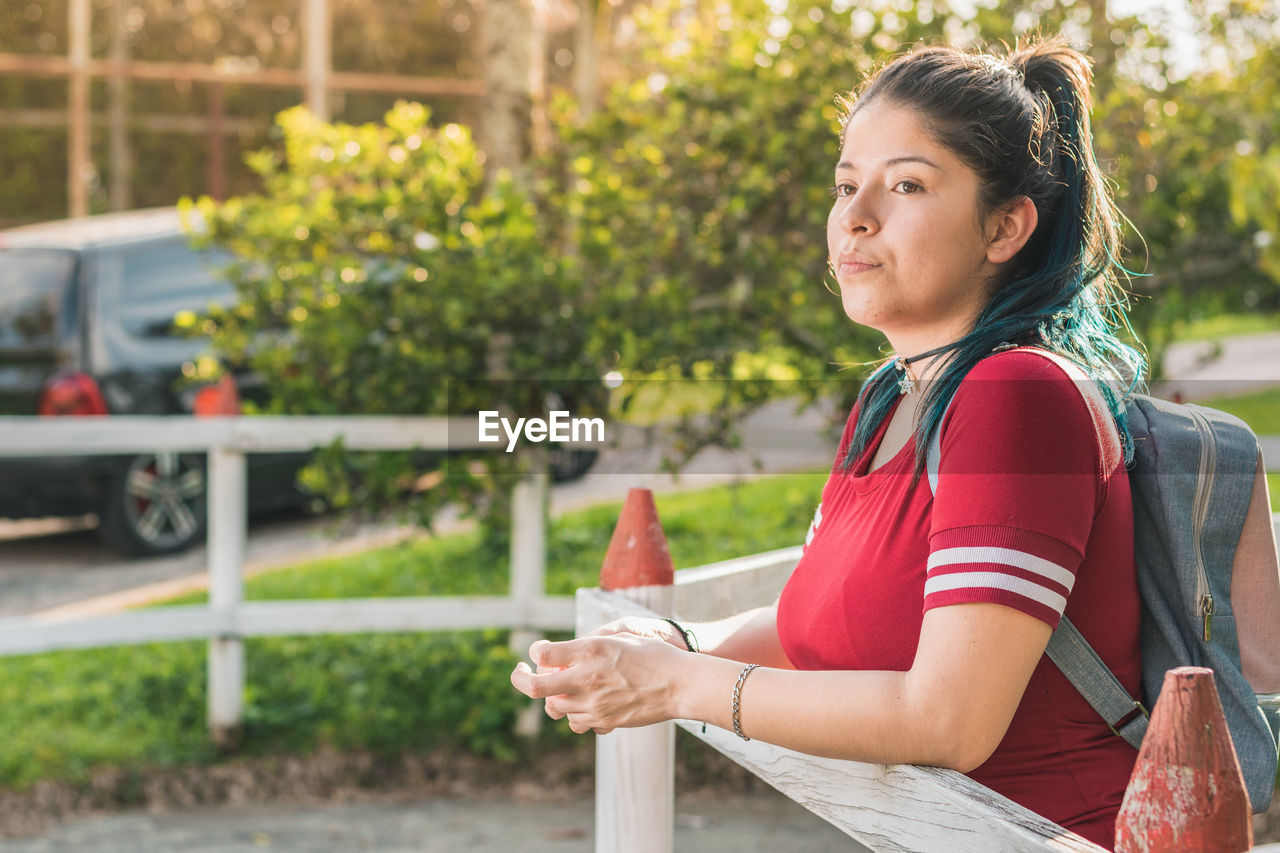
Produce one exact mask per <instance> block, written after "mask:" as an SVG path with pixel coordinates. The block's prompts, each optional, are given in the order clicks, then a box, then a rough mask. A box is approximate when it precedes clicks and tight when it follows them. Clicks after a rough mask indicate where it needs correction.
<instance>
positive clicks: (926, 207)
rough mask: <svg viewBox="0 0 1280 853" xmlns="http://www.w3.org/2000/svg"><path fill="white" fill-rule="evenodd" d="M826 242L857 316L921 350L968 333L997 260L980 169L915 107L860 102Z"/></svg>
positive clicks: (906, 347)
mask: <svg viewBox="0 0 1280 853" xmlns="http://www.w3.org/2000/svg"><path fill="white" fill-rule="evenodd" d="M835 196H836V198H835V203H834V204H833V205H832V206H831V213H830V214H829V215H828V217H827V249H828V251H829V252H830V256H831V263H832V266H833V267H834V269H835V275H836V281H837V282H838V283H839V285H840V298H841V301H842V302H843V304H844V311H845V313H846V314H847V315H848V316H849V319H851V320H853V321H854V322H855V323H860V324H862V325H864V326H870V327H872V328H874V329H878V330H880V331H881V332H883V333H884V334H885V335H886V336H888V337H889V339H890V342H891V343H892V344H893V346H894V348H895V349H896V350H897V351H898V352H900V353H904V354H914V353H915V352H919V351H921V350H925V349H930V348H932V347H935V346H939V345H941V344H944V343H949V342H950V341H953V340H955V339H956V338H959V337H961V336H962V335H964V334H965V333H966V332H968V331H969V330H970V329H971V328H972V327H973V323H974V321H975V320H976V319H977V315H978V312H979V311H980V310H981V308H982V305H983V303H984V302H985V299H986V294H987V292H988V288H989V286H990V285H989V282H990V279H991V277H992V276H993V274H994V273H995V271H996V266H995V265H994V264H993V263H991V262H990V261H989V260H988V257H987V250H988V240H987V239H986V238H985V236H984V234H983V227H984V224H983V222H982V220H981V219H980V217H979V215H978V176H977V174H976V173H974V171H973V170H972V169H970V168H969V167H968V166H966V165H965V164H964V163H963V162H961V161H960V160H959V159H958V158H957V157H956V156H955V155H954V154H952V153H951V152H950V151H949V150H948V149H946V148H945V147H943V146H942V145H941V144H939V143H938V142H936V141H935V140H934V138H933V137H932V135H931V134H930V133H929V132H928V130H927V129H926V127H925V126H924V125H923V124H922V123H921V121H920V119H919V118H917V115H916V113H914V112H912V111H911V110H908V109H904V108H902V107H900V106H897V105H896V104H893V103H890V102H885V101H880V100H876V101H872V102H871V103H869V104H867V105H865V106H863V107H862V108H861V109H859V110H858V111H857V112H856V113H855V114H854V116H853V118H852V119H851V120H850V121H849V124H848V127H847V128H846V130H845V138H844V146H843V148H842V149H841V151H840V160H839V162H838V164H837V165H836V170H835Z"/></svg>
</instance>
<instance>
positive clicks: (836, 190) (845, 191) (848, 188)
mask: <svg viewBox="0 0 1280 853" xmlns="http://www.w3.org/2000/svg"><path fill="white" fill-rule="evenodd" d="M857 191H858V188H857V187H855V186H854V185H853V184H836V185H835V186H833V187H827V195H829V196H831V197H832V198H848V197H849V196H851V195H853V194H854V193H855V192H857Z"/></svg>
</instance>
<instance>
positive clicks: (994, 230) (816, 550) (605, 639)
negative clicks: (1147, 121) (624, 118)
mask: <svg viewBox="0 0 1280 853" xmlns="http://www.w3.org/2000/svg"><path fill="white" fill-rule="evenodd" d="M1090 80H1091V74H1090V70H1089V65H1088V62H1087V60H1086V59H1085V58H1084V57H1082V56H1081V55H1080V54H1079V53H1077V52H1076V51H1074V50H1072V49H1071V48H1070V47H1068V46H1066V45H1065V43H1063V42H1062V41H1059V40H1051V41H1045V42H1041V43H1038V44H1034V45H1031V46H1027V47H1024V48H1021V49H1019V50H1017V51H1015V52H1014V53H1013V54H1012V55H1010V56H1009V57H1008V58H1006V59H998V58H995V57H992V56H976V55H971V54H965V53H961V52H959V51H955V50H951V49H946V48H927V49H919V50H916V51H914V52H912V53H909V54H907V55H905V56H902V57H900V58H898V59H897V60H895V61H894V62H892V63H890V64H889V65H888V66H886V67H885V68H884V69H882V70H881V71H880V72H879V73H878V74H877V75H876V76H875V77H874V78H873V79H871V80H870V81H869V82H868V83H867V84H866V85H865V86H864V88H863V89H862V91H861V92H860V93H859V94H858V96H857V97H856V98H855V99H851V100H848V101H845V102H844V106H845V107H846V109H847V113H846V117H845V121H844V124H843V130H842V134H841V150H840V158H839V162H838V163H837V164H836V166H835V185H834V187H833V188H832V194H833V196H834V203H833V205H832V208H831V213H830V215H829V217H828V222H827V243H828V248H829V251H830V261H831V265H832V269H833V271H834V275H835V278H836V281H837V282H838V283H839V289H840V290H839V292H840V297H841V301H842V303H843V306H844V310H845V312H846V313H847V314H848V316H849V318H850V319H851V320H853V321H854V322H856V323H861V324H863V325H867V326H870V327H872V328H875V329H878V330H880V331H881V332H883V333H884V335H885V336H886V338H887V339H888V341H889V343H890V344H891V345H892V347H893V350H894V352H895V353H897V354H898V356H897V357H895V358H893V359H891V360H890V361H889V362H887V363H886V364H885V365H883V366H882V367H881V368H880V369H879V370H878V371H877V372H876V373H875V374H874V375H873V376H872V377H871V379H870V380H869V381H868V382H867V384H866V386H865V387H864V388H863V390H862V393H861V394H860V396H859V399H858V402H857V405H856V406H855V407H854V410H853V413H852V415H851V416H850V418H849V422H848V426H847V427H846V430H845V435H844V438H843V439H842V444H841V451H840V452H839V453H838V454H837V458H836V461H835V464H834V466H833V469H832V473H831V476H830V479H829V480H828V481H827V484H826V486H825V488H824V490H823V495H822V503H821V505H820V506H819V511H818V513H817V514H816V515H815V518H814V524H813V527H812V528H811V530H810V536H809V539H808V541H807V543H806V549H805V552H804V555H803V557H802V558H801V560H800V562H799V564H798V565H797V567H796V569H795V571H794V572H793V574H792V576H791V578H790V580H789V581H788V582H787V585H786V587H785V589H784V590H783V592H782V595H781V596H780V598H779V600H778V601H777V603H775V604H774V605H773V606H771V607H766V608H761V609H758V610H755V611H751V612H749V613H745V614H742V615H740V616H737V617H735V618H732V619H728V620H725V621H722V622H717V623H714V624H706V625H691V626H677V625H675V624H674V623H670V624H669V623H667V622H664V621H660V620H635V619H629V620H623V621H621V622H617V623H613V624H611V625H608V626H605V627H604V628H601V629H600V630H598V631H596V632H594V633H593V634H591V635H589V636H587V637H584V638H579V639H576V640H572V641H569V642H564V643H546V642H541V643H538V644H535V645H534V647H533V648H532V649H531V656H532V660H533V661H534V662H535V663H536V664H537V665H538V672H537V673H534V672H532V671H531V670H530V669H529V668H528V667H527V666H526V665H524V664H523V663H522V664H520V665H519V666H517V668H516V671H515V672H514V673H512V683H513V684H514V685H515V686H516V687H517V688H518V689H520V690H521V691H523V692H524V693H526V694H528V695H529V696H533V697H549V698H548V699H547V703H546V709H547V713H548V714H549V715H550V716H552V717H553V718H557V719H558V718H560V717H568V720H569V725H570V727H571V728H572V729H573V730H574V731H576V732H586V731H589V730H593V729H594V730H595V731H597V732H606V731H609V730H611V729H613V728H615V727H617V726H640V725H646V724H650V723H654V722H658V721H661V720H667V719H671V718H683V719H692V720H702V721H705V722H707V723H712V724H715V725H718V726H722V727H724V728H726V729H732V730H734V731H736V732H738V734H739V735H740V736H743V737H746V738H759V739H761V740H765V741H769V742H771V743H775V744H779V745H782V746H785V747H789V748H792V749H797V750H801V751H803V752H808V753H812V754H816V755H824V756H831V757H837V758H848V759H856V760H859V761H869V762H880V763H911V764H926V765H937V766H942V767H950V768H954V769H956V770H959V771H961V772H964V773H967V774H969V775H970V776H972V777H973V778H974V779H976V780H978V781H979V782H982V783H983V784H986V785H988V786H990V787H992V788H994V789H995V790H997V791H999V792H1000V793H1002V794H1004V795H1006V796H1008V797H1010V798H1011V799H1013V800H1015V801H1017V802H1019V803H1021V804H1023V805H1025V806H1027V807H1028V808H1030V809H1032V810H1034V811H1037V812H1039V813H1041V814H1043V815H1045V816H1046V817H1048V818H1050V819H1052V820H1054V821H1056V822H1058V823H1060V824H1063V825H1064V826H1067V827H1068V828H1070V829H1073V830H1075V831H1076V832H1078V833H1080V834H1081V835H1084V836H1085V837H1087V838H1089V839H1091V840H1093V841H1095V842H1098V843H1101V844H1104V845H1105V846H1108V847H1110V846H1111V845H1112V842H1113V834H1114V822H1115V817H1116V813H1117V811H1118V810H1119V806H1120V802H1121V798H1122V796H1123V792H1124V788H1125V785H1126V783H1127V781H1128V778H1129V774H1130V771H1131V770H1132V767H1133V763H1134V760H1135V758H1136V752H1135V751H1134V750H1133V748H1132V747H1130V746H1129V745H1128V744H1127V743H1125V742H1124V741H1123V740H1122V739H1120V738H1119V737H1116V736H1115V735H1114V734H1112V733H1111V732H1110V730H1109V729H1108V727H1107V725H1106V724H1105V723H1104V722H1103V721H1102V720H1101V719H1100V718H1099V717H1098V715H1097V714H1096V713H1094V711H1093V710H1092V709H1091V708H1090V707H1089V706H1088V704H1087V703H1086V702H1085V700H1084V699H1083V698H1082V697H1081V696H1080V695H1079V694H1078V693H1077V692H1076V691H1075V689H1074V688H1073V687H1072V686H1071V684H1070V683H1069V682H1068V681H1067V680H1066V678H1065V677H1064V676H1063V675H1062V674H1061V673H1060V672H1059V671H1058V670H1057V669H1056V668H1055V667H1054V665H1053V664H1052V663H1051V662H1050V661H1049V660H1048V659H1047V658H1046V657H1045V656H1044V649H1045V645H1046V643H1047V641H1048V639H1049V636H1050V634H1051V632H1052V631H1053V629H1054V627H1055V626H1056V625H1057V623H1058V620H1059V618H1060V617H1061V616H1062V614H1063V613H1064V612H1065V613H1066V614H1067V615H1068V616H1069V617H1070V618H1071V619H1072V621H1073V622H1074V623H1075V624H1076V626H1077V627H1078V628H1079V629H1080V631H1081V633H1082V634H1083V635H1084V636H1085V637H1086V638H1087V639H1088V640H1089V641H1090V643H1091V644H1092V645H1093V647H1094V648H1095V649H1096V650H1097V651H1098V652H1099V654H1100V655H1101V656H1102V658H1103V660H1104V661H1105V662H1106V663H1107V664H1108V665H1109V666H1110V668H1111V669H1112V671H1113V672H1114V673H1115V674H1116V675H1117V677H1118V678H1119V679H1120V681H1121V682H1122V683H1123V684H1124V685H1125V687H1126V688H1128V689H1129V690H1130V691H1131V692H1135V691H1137V690H1138V683H1139V669H1140V659H1139V652H1138V608H1139V605H1138V597H1137V587H1136V581H1135V574H1134V561H1133V518H1132V510H1131V506H1130V498H1129V483H1128V477H1127V473H1126V469H1125V457H1126V455H1127V454H1126V450H1127V448H1126V445H1127V444H1128V440H1127V434H1126V430H1125V426H1124V421H1123V416H1122V414H1121V412H1122V407H1121V405H1120V401H1119V395H1118V394H1117V393H1116V392H1115V391H1114V390H1113V389H1114V388H1127V387H1131V386H1132V385H1133V384H1135V382H1136V376H1137V375H1138V372H1139V371H1140V370H1141V367H1142V361H1141V358H1140V356H1138V354H1137V353H1135V352H1134V351H1133V350H1131V349H1129V348H1128V347H1125V346H1124V345H1122V344H1121V343H1120V342H1119V340H1118V339H1117V337H1116V332H1117V326H1119V325H1121V324H1123V323H1124V322H1125V321H1124V315H1123V306H1124V303H1123V298H1122V293H1121V291H1120V290H1119V288H1118V287H1117V285H1116V276H1115V258H1117V257H1118V256H1119V240H1118V234H1119V228H1118V225H1117V222H1118V213H1117V211H1116V209H1115V207H1114V205H1113V203H1112V201H1111V200H1110V198H1109V197H1108V195H1107V192H1106V187H1105V184H1104V181H1103V178H1102V176H1101V174H1100V173H1099V170H1098V166H1097V164H1096V162H1095V159H1094V156H1093V152H1092V138H1091V131H1090V127H1089V119H1088V111H1089V101H1090V98H1089V85H1090ZM1035 348H1041V349H1042V350H1052V351H1054V352H1056V353H1058V354H1059V355H1061V356H1065V357H1066V358H1068V359H1070V360H1072V361H1074V362H1075V363H1077V364H1078V365H1080V366H1081V368H1082V369H1083V370H1084V371H1086V372H1087V374H1088V375H1089V378H1091V379H1092V380H1093V381H1091V382H1090V381H1084V382H1082V383H1076V382H1073V381H1072V378H1071V377H1070V376H1068V374H1067V372H1065V371H1064V369H1063V367H1061V366H1059V363H1058V362H1056V361H1051V360H1049V359H1048V358H1046V357H1044V356H1042V355H1040V354H1038V352H1037V350H1036V349H1035ZM920 386H923V387H927V391H920V390H917V388H918V387H920ZM931 439H933V440H935V441H937V444H938V448H939V449H940V464H939V468H938V471H937V477H936V488H935V485H934V484H933V483H931V482H930V480H931V478H929V477H925V476H923V472H924V469H925V467H926V456H927V449H928V444H929V442H930V440H931ZM686 632H687V633H690V634H692V635H693V636H694V637H696V639H697V640H698V641H699V644H700V646H701V649H700V650H701V652H702V654H696V655H691V654H689V649H688V648H687V645H686V641H687V639H688V637H686V636H685V635H686ZM744 664H748V665H747V666H744ZM749 664H756V665H758V668H756V667H752V666H749ZM1135 695H1136V693H1135Z"/></svg>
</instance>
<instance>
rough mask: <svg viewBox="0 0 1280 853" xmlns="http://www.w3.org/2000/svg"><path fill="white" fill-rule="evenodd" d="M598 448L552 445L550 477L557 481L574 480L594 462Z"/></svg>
mask: <svg viewBox="0 0 1280 853" xmlns="http://www.w3.org/2000/svg"><path fill="white" fill-rule="evenodd" d="M599 456H600V451H599V450H593V449H591V448H584V447H552V448H551V454H550V457H551V458H550V459H549V460H548V463H549V466H550V468H551V479H552V480H553V481H554V482H557V483H567V482H569V481H570V480H576V479H578V478H579V477H581V476H582V475H583V474H585V473H587V471H588V470H590V468H591V466H592V465H594V464H596V459H597V457H599Z"/></svg>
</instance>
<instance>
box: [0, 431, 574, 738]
mask: <svg viewBox="0 0 1280 853" xmlns="http://www.w3.org/2000/svg"><path fill="white" fill-rule="evenodd" d="M475 435H476V424H475V422H474V421H470V420H462V419H448V418H426V417H423V418H411V417H222V418H177V417H112V418H101V419H99V418H24V417H14V418H4V419H3V420H2V421H0V455H3V456H71V455H102V454H138V453H157V452H164V451H171V452H179V453H207V454H208V466H209V476H208V486H209V494H208V512H209V516H208V519H209V521H208V555H209V557H208V559H209V603H208V604H207V605H195V606H180V607H163V608H155V609H150V610H136V611H128V612H125V613H119V614H112V615H108V616H97V617H89V618H78V619H70V620H65V621H42V620H36V619H32V618H28V617H20V618H8V619H0V656H4V655H15V654H29V653H34V652H45V651H53V650H56V649H81V648H90V647H95V646H114V645H129V644H137V643H150V642H162V641H174V640H191V639H206V640H208V642H209V674H208V678H209V691H208V693H209V728H210V733H211V734H212V736H213V738H214V740H215V741H217V742H219V743H232V742H234V741H235V739H236V738H237V736H238V732H239V728H240V724H241V720H242V712H243V708H242V699H243V695H244V683H245V670H244V643H243V640H244V638H245V637H265V636H276V635H284V634H294V635H302V634H339V633H362V632H384V633H386V632H408V631H439V630H468V629H478V628H495V627H506V628H511V629H513V631H514V634H513V637H512V647H513V648H516V649H519V650H520V651H521V653H523V651H524V650H525V649H527V648H528V647H529V645H530V644H531V643H532V642H533V641H534V640H535V639H536V638H537V636H538V634H539V632H542V631H550V630H570V629H572V627H573V624H574V615H573V599H572V597H570V596H558V597H556V596H548V595H546V593H545V583H544V578H545V569H546V531H545V525H546V501H547V491H548V476H547V474H546V473H540V474H535V475H533V476H532V477H530V478H528V479H526V480H522V481H520V482H518V483H516V484H515V485H514V486H513V495H512V521H511V524H512V531H511V586H510V592H509V594H508V595H506V596H456V597H453V596H423V597H406V598H381V599H379V598H367V599H335V600H322V601H261V602H258V601H245V600H244V575H243V565H244V553H245V454H247V453H263V452H289V451H307V450H311V449H312V448H315V447H319V446H323V445H327V444H330V443H331V442H333V441H334V440H336V439H341V440H342V442H343V444H344V445H345V446H346V447H347V448H350V449H353V450H407V449H422V450H445V449H451V450H467V449H474V448H478V447H480V446H481V445H480V443H479V442H478V441H477V440H476V439H475ZM486 447H489V448H492V447H493V445H486ZM533 711H534V714H531V715H526V717H525V718H524V719H523V722H522V728H525V729H527V728H528V727H530V725H531V724H532V723H534V722H536V720H537V717H536V713H537V708H534V709H533Z"/></svg>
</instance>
